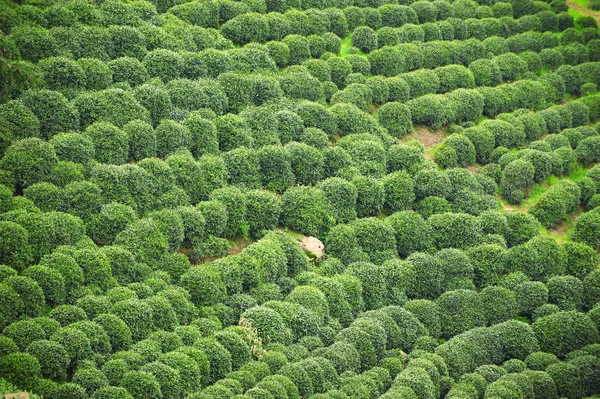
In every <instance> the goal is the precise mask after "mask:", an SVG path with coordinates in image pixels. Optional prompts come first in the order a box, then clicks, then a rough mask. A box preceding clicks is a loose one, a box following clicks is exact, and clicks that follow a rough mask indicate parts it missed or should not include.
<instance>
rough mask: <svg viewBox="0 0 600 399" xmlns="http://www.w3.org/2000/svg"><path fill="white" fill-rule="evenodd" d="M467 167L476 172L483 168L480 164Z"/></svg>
mask: <svg viewBox="0 0 600 399" xmlns="http://www.w3.org/2000/svg"><path fill="white" fill-rule="evenodd" d="M466 169H467V170H468V171H470V172H475V173H477V172H479V171H480V170H481V168H480V167H479V166H475V165H468V166H467V167H466Z"/></svg>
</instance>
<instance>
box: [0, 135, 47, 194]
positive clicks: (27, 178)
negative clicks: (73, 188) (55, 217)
mask: <svg viewBox="0 0 600 399" xmlns="http://www.w3.org/2000/svg"><path fill="white" fill-rule="evenodd" d="M57 162H58V158H57V156H56V152H55V151H54V148H53V147H52V145H51V144H49V143H47V142H45V141H44V140H41V139H38V138H28V139H23V140H19V141H15V142H14V143H12V144H11V145H10V146H9V147H8V148H7V149H6V152H5V153H4V157H3V158H2V159H1V160H0V167H1V168H2V169H4V170H6V171H8V172H10V173H12V175H13V176H14V178H15V181H16V183H17V184H19V185H21V186H22V187H27V186H30V185H32V184H35V183H39V182H42V181H46V180H48V177H49V176H50V173H51V171H52V168H53V167H54V165H55V164H56V163H57Z"/></svg>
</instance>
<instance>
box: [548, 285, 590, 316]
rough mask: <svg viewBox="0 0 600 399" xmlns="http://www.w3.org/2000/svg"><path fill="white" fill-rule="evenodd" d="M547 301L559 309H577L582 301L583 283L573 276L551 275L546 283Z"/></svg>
mask: <svg viewBox="0 0 600 399" xmlns="http://www.w3.org/2000/svg"><path fill="white" fill-rule="evenodd" d="M546 285H547V287H548V301H549V302H550V303H553V304H555V305H557V306H558V307H559V308H560V309H561V310H564V311H567V310H579V309H581V305H582V303H583V283H582V282H581V280H579V279H578V278H576V277H573V276H556V277H552V278H550V279H549V280H548V282H547V283H546Z"/></svg>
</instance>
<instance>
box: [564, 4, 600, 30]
mask: <svg viewBox="0 0 600 399" xmlns="http://www.w3.org/2000/svg"><path fill="white" fill-rule="evenodd" d="M567 5H568V6H569V7H571V8H572V9H574V10H577V11H579V12H580V13H582V14H586V15H589V16H591V17H593V18H594V19H595V20H596V22H598V25H600V11H592V10H588V9H587V8H585V7H582V6H580V5H579V4H576V3H574V2H573V1H572V0H567Z"/></svg>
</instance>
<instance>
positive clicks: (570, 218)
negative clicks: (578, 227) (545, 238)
mask: <svg viewBox="0 0 600 399" xmlns="http://www.w3.org/2000/svg"><path fill="white" fill-rule="evenodd" d="M581 212H582V209H581V208H578V209H576V210H575V211H574V212H572V213H570V214H568V215H567V218H566V219H565V220H563V221H561V222H560V223H559V224H558V225H557V226H555V227H553V228H552V229H550V233H551V234H553V235H558V236H564V237H567V235H568V231H567V230H569V229H571V228H572V227H573V224H574V223H575V220H577V218H578V217H579V215H580V214H581Z"/></svg>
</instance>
